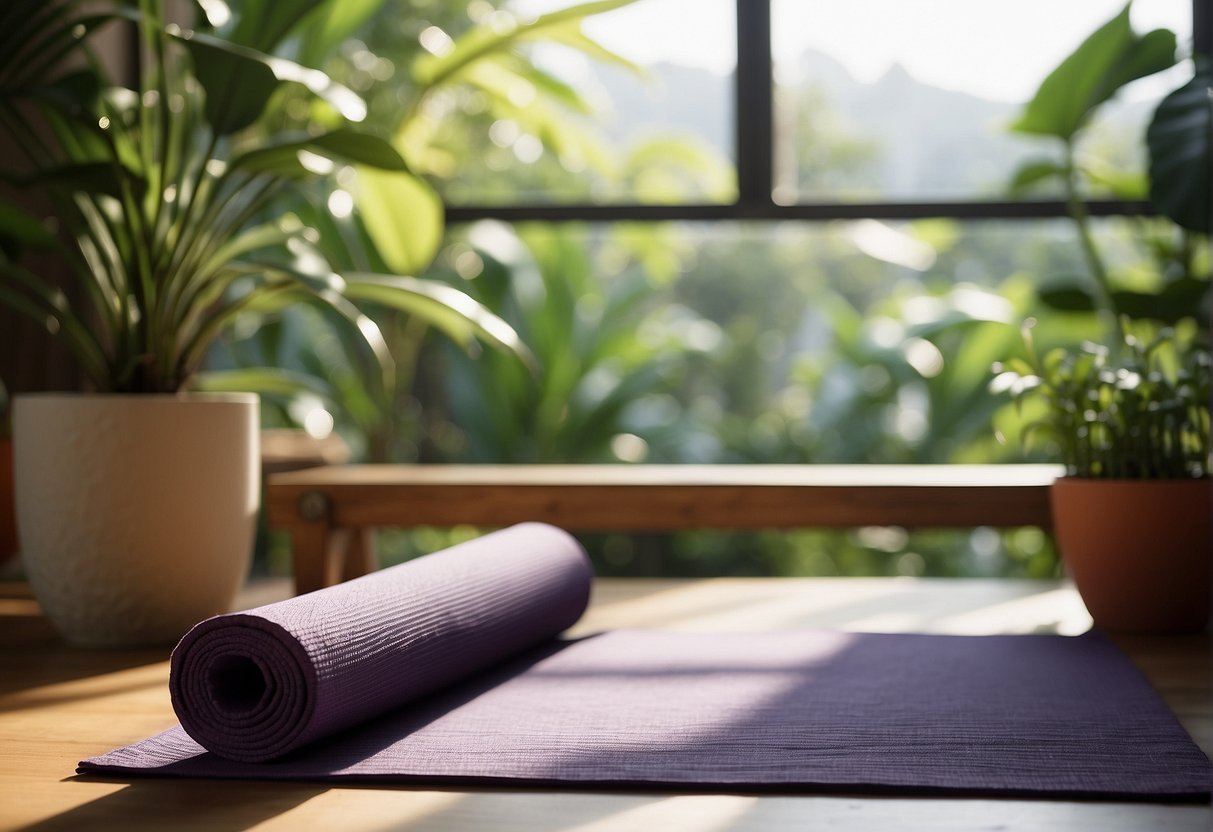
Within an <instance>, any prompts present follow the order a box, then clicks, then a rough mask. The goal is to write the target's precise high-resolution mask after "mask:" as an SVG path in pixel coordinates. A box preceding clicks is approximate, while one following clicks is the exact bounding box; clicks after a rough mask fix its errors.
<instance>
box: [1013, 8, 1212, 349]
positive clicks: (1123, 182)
mask: <svg viewBox="0 0 1213 832" xmlns="http://www.w3.org/2000/svg"><path fill="white" fill-rule="evenodd" d="M1131 11H1132V2H1129V3H1127V4H1126V5H1125V7H1124V8H1123V9H1122V10H1121V11H1120V13H1118V14H1117V15H1116V16H1115V17H1113V18H1112V19H1111V20H1109V21H1108V22H1107V23H1105V24H1104V25H1103V26H1101V27H1099V28H1098V29H1097V30H1096V31H1094V32H1092V33H1091V35H1090V36H1089V37H1087V38H1086V40H1084V41H1083V42H1082V43H1081V44H1080V45H1079V46H1078V47H1077V48H1076V49H1075V50H1074V52H1073V53H1072V54H1071V55H1070V56H1068V57H1067V58H1066V59H1065V60H1063V61H1062V62H1061V63H1060V64H1059V65H1058V66H1057V67H1056V68H1055V69H1054V70H1053V71H1052V72H1051V73H1050V74H1049V75H1048V76H1047V77H1046V78H1045V79H1044V80H1043V81H1042V82H1041V84H1040V87H1039V88H1038V89H1037V91H1036V93H1035V95H1034V96H1033V97H1032V99H1031V100H1030V101H1029V102H1028V103H1027V105H1026V106H1025V107H1024V109H1023V112H1022V113H1021V114H1020V117H1019V118H1018V120H1016V122H1015V123H1014V124H1013V125H1012V129H1013V130H1015V131H1016V132H1020V133H1024V134H1027V135H1032V136H1037V137H1040V138H1042V139H1049V140H1052V141H1053V143H1054V144H1055V146H1056V147H1057V152H1056V153H1054V154H1053V155H1052V156H1050V157H1047V158H1038V159H1032V160H1030V161H1028V162H1027V163H1025V164H1024V165H1023V166H1021V167H1020V169H1019V170H1018V171H1017V172H1016V173H1015V175H1014V177H1013V179H1012V183H1011V187H1012V190H1013V191H1015V192H1024V191H1027V190H1030V189H1033V188H1036V187H1039V186H1040V185H1042V184H1060V186H1061V189H1062V192H1063V193H1064V195H1065V199H1066V203H1067V205H1068V209H1069V214H1070V218H1071V219H1072V220H1073V224H1074V228H1075V230H1076V232H1077V234H1078V241H1079V244H1080V247H1081V251H1082V254H1083V257H1084V260H1085V263H1086V266H1087V278H1086V279H1085V280H1082V281H1074V280H1070V279H1060V280H1057V279H1055V280H1052V281H1050V283H1049V284H1048V285H1046V286H1044V287H1042V290H1041V292H1040V296H1041V300H1042V301H1043V302H1044V303H1046V304H1047V305H1050V306H1053V307H1056V308H1059V309H1062V310H1064V311H1098V312H1100V313H1101V314H1102V315H1103V317H1104V320H1105V324H1106V325H1107V326H1108V327H1109V328H1110V329H1114V330H1119V336H1120V337H1121V338H1122V339H1123V336H1124V335H1125V332H1124V330H1123V329H1122V328H1121V324H1122V322H1123V321H1125V320H1128V319H1147V320H1152V321H1156V322H1161V323H1164V324H1174V323H1177V322H1178V321H1180V320H1182V319H1183V318H1186V317H1191V316H1192V315H1194V314H1195V315H1198V316H1200V315H1201V312H1200V306H1201V300H1202V298H1203V297H1204V296H1205V293H1206V292H1207V291H1208V287H1209V280H1208V277H1209V275H1208V271H1209V264H1208V258H1207V254H1205V253H1204V251H1203V246H1202V245H1201V241H1202V240H1203V239H1204V235H1205V234H1206V233H1207V232H1208V229H1209V197H1210V191H1209V177H1210V157H1211V155H1213V150H1211V149H1210V142H1209V130H1210V108H1209V105H1208V90H1209V89H1210V86H1211V85H1213V68H1211V65H1210V62H1209V57H1208V56H1206V55H1199V54H1198V55H1194V56H1193V57H1192V59H1191V61H1190V62H1189V63H1190V65H1191V67H1192V70H1193V72H1192V77H1191V78H1190V79H1189V80H1187V81H1186V82H1185V83H1183V84H1182V85H1180V86H1179V87H1178V88H1177V89H1175V90H1174V91H1172V92H1171V93H1170V94H1169V95H1167V96H1166V97H1165V98H1164V99H1163V100H1162V102H1161V103H1160V104H1159V105H1158V107H1157V109H1156V110H1155V111H1154V113H1153V115H1152V117H1151V119H1150V123H1149V125H1148V128H1147V130H1146V135H1145V136H1144V137H1143V138H1144V140H1145V142H1144V143H1145V149H1146V151H1147V155H1148V163H1147V164H1148V170H1147V171H1126V170H1120V169H1115V168H1113V167H1111V166H1109V165H1108V164H1106V163H1101V162H1100V161H1099V160H1098V158H1097V157H1095V156H1094V155H1093V154H1089V153H1084V152H1083V141H1084V139H1085V138H1086V136H1087V133H1088V128H1089V127H1090V125H1091V124H1092V123H1093V121H1094V120H1095V119H1096V117H1097V116H1098V115H1099V114H1100V112H1101V111H1102V109H1103V108H1105V107H1106V106H1107V105H1108V103H1109V102H1110V101H1112V100H1113V99H1114V98H1115V97H1116V95H1117V94H1118V93H1120V92H1121V91H1122V90H1123V89H1124V88H1125V87H1126V86H1128V85H1129V84H1131V83H1133V82H1134V81H1137V80H1139V79H1141V78H1145V77H1147V76H1151V75H1155V74H1157V73H1160V72H1163V71H1164V70H1168V69H1170V68H1172V67H1174V66H1175V65H1176V64H1177V63H1178V62H1179V57H1178V55H1177V38H1176V36H1175V33H1173V32H1171V31H1170V30H1167V29H1154V30H1152V31H1150V32H1146V33H1144V34H1141V33H1138V32H1136V31H1135V30H1134V29H1133V27H1132V24H1131V22H1130V12H1131ZM1095 189H1100V190H1102V191H1104V192H1105V193H1111V195H1113V196H1116V197H1119V198H1124V199H1141V198H1144V197H1147V196H1148V197H1149V199H1150V201H1151V203H1153V205H1154V206H1155V208H1156V209H1157V210H1158V211H1159V213H1160V215H1161V216H1160V217H1145V218H1139V222H1138V231H1139V237H1140V239H1141V240H1143V241H1144V242H1145V243H1146V245H1147V247H1148V248H1149V250H1150V253H1151V255H1152V257H1153V259H1154V261H1155V265H1154V271H1155V274H1154V275H1153V278H1154V280H1153V283H1154V285H1153V286H1152V287H1151V288H1149V289H1148V290H1143V288H1142V287H1141V286H1140V285H1133V281H1132V280H1118V276H1117V275H1116V273H1115V270H1114V269H1113V268H1112V267H1111V266H1110V265H1109V262H1108V258H1107V256H1106V254H1105V253H1104V251H1103V250H1102V248H1101V245H1100V243H1099V241H1098V240H1097V237H1096V234H1095V232H1094V227H1093V224H1092V222H1091V219H1090V216H1089V214H1088V212H1087V208H1086V204H1085V202H1084V200H1085V199H1086V197H1087V196H1088V194H1089V193H1090V192H1091V191H1092V190H1095ZM1139 278H1140V276H1139ZM1138 283H1140V279H1139V280H1138Z"/></svg>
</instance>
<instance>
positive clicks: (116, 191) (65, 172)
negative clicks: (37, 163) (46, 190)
mask: <svg viewBox="0 0 1213 832" xmlns="http://www.w3.org/2000/svg"><path fill="white" fill-rule="evenodd" d="M0 179H3V180H6V181H9V182H13V183H16V184H18V185H20V186H21V187H47V186H50V187H56V188H70V189H71V190H73V191H78V192H80V193H88V194H105V195H106V196H112V197H115V198H120V197H121V196H122V186H123V182H126V184H128V185H129V186H131V187H132V189H133V190H134V191H135V192H136V196H137V197H139V198H141V197H142V194H143V191H144V188H145V187H146V183H145V182H144V181H143V180H142V178H141V177H139V176H138V175H137V174H135V173H134V172H132V171H129V170H125V169H117V168H115V165H114V164H113V163H112V162H80V163H78V164H66V165H57V166H56V167H53V168H45V169H43V170H40V171H35V172H34V173H30V174H24V175H18V174H3V173H0Z"/></svg>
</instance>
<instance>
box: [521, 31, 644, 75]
mask: <svg viewBox="0 0 1213 832" xmlns="http://www.w3.org/2000/svg"><path fill="white" fill-rule="evenodd" d="M543 39H544V41H545V42H549V43H559V44H561V45H563V46H567V47H569V48H571V49H576V50H577V51H578V52H581V53H583V54H585V55H586V56H588V57H590V58H593V59H595V60H597V61H601V62H602V63H605V64H613V65H615V66H617V67H620V68H622V69H626V70H628V71H629V72H632V73H634V74H636V75H640V76H648V75H649V74H650V73H649V70H648V68H647V67H644V66H642V65H640V64H638V63H636V62H634V61H632V60H629V59H628V58H625V57H624V56H622V55H620V54H619V53H618V52H614V51H612V50H610V49H607V48H606V47H605V46H603V45H602V44H601V43H599V42H598V41H596V40H594V39H593V38H591V37H590V36H589V35H587V34H586V33H585V32H584V31H582V28H581V23H580V21H577V20H571V21H568V22H567V23H564V24H560V25H556V26H551V27H549V28H547V29H545V30H544V33H543Z"/></svg>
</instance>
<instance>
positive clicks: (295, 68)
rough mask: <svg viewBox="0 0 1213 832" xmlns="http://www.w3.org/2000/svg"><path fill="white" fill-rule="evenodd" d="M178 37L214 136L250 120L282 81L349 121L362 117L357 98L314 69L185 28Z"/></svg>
mask: <svg viewBox="0 0 1213 832" xmlns="http://www.w3.org/2000/svg"><path fill="white" fill-rule="evenodd" d="M181 39H182V40H183V41H184V42H185V44H186V46H187V47H188V48H189V50H190V55H191V57H193V59H194V68H195V72H196V74H197V76H198V80H199V82H200V83H201V84H202V86H203V87H204V88H205V89H206V117H207V121H208V122H209V123H210V124H211V126H212V127H213V128H214V129H215V131H216V132H217V133H219V134H220V135H226V134H228V133H233V132H235V131H237V130H240V129H241V128H244V127H247V126H248V125H250V124H252V123H253V122H254V121H256V120H257V119H258V118H259V117H260V115H261V113H262V112H264V111H265V107H266V105H267V104H268V103H269V99H270V96H271V95H273V93H274V91H275V90H276V89H277V88H278V86H279V85H280V84H281V83H282V82H287V81H289V82H293V83H297V84H301V85H303V86H304V87H306V88H307V89H308V90H309V91H310V92H311V93H313V94H314V95H316V96H318V97H319V98H321V99H323V100H324V101H327V102H328V103H329V104H331V105H332V106H333V107H334V108H335V109H336V110H337V111H338V112H339V113H341V115H342V116H343V117H345V118H346V119H348V120H350V121H361V120H362V119H363V118H365V117H366V103H365V102H364V101H363V100H362V98H361V97H359V96H358V95H357V94H356V93H354V92H353V91H352V90H350V89H348V88H347V87H344V86H342V85H341V84H338V83H337V82H336V81H334V80H333V79H332V78H330V77H329V76H328V75H326V74H324V73H323V72H321V71H320V70H318V69H310V68H308V67H305V66H302V65H300V64H297V63H295V62H294V61H288V60H286V59H284V58H278V57H275V56H272V55H267V54H265V53H263V52H258V51H257V50H255V49H250V48H248V47H244V46H239V45H237V44H234V43H229V42H228V41H225V40H223V39H222V38H217V37H214V36H212V35H207V34H204V33H202V32H187V33H185V34H183V35H181Z"/></svg>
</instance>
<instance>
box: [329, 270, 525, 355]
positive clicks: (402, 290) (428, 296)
mask: <svg viewBox="0 0 1213 832" xmlns="http://www.w3.org/2000/svg"><path fill="white" fill-rule="evenodd" d="M344 278H345V280H346V286H345V290H344V292H343V294H344V295H345V296H346V297H347V298H350V299H351V300H355V301H369V302H372V303H377V304H380V305H382V306H386V307H389V308H392V309H399V310H401V311H403V312H408V313H409V314H412V315H417V316H418V317H420V318H421V319H422V320H424V321H426V322H427V323H429V324H430V325H432V326H434V327H435V328H437V329H439V330H441V331H442V332H444V333H445V334H446V335H447V336H448V337H449V338H451V340H453V341H455V342H456V343H458V344H460V345H463V346H465V347H466V346H468V345H469V344H470V343H471V342H472V341H473V339H479V340H481V341H484V342H485V343H487V344H489V345H490V346H492V347H494V348H496V349H499V350H502V351H504V352H509V353H512V354H514V355H515V356H517V357H519V358H521V359H523V360H524V361H525V362H528V363H529V362H530V361H531V360H532V359H531V357H530V352H529V351H528V350H527V348H526V345H525V344H523V343H522V339H521V338H520V337H519V336H518V333H517V332H515V331H514V328H513V327H511V326H510V325H509V324H508V323H506V322H505V321H504V320H503V319H501V318H499V317H498V316H497V315H494V314H493V313H492V312H491V311H489V309H488V308H487V307H485V306H484V305H482V304H481V303H479V302H478V301H476V300H475V299H474V298H472V297H471V296H470V295H468V294H466V293H465V292H461V291H459V290H458V289H456V288H454V287H453V286H447V285H446V284H444V283H436V282H433V281H428V280H418V279H417V278H414V277H403V276H400V275H377V274H362V273H355V274H346V275H344Z"/></svg>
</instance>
